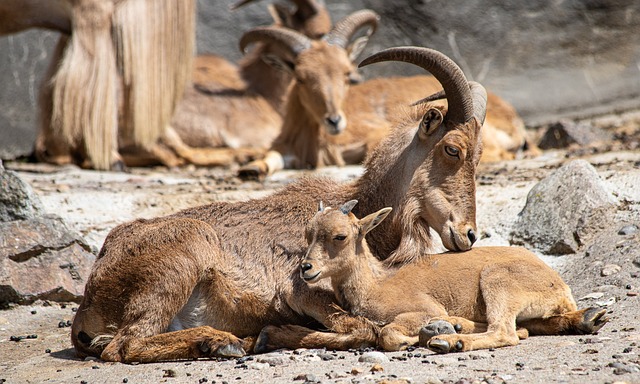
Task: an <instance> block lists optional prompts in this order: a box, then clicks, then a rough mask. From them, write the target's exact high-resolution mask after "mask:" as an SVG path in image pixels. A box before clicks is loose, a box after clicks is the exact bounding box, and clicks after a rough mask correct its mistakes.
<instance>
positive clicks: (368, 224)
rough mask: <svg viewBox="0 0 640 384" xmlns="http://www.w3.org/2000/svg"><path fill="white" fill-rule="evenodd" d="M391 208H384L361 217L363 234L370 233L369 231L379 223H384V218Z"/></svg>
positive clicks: (361, 231)
mask: <svg viewBox="0 0 640 384" xmlns="http://www.w3.org/2000/svg"><path fill="white" fill-rule="evenodd" d="M391 210H392V208H391V207H386V208H382V209H381V210H379V211H378V212H374V213H372V214H370V215H368V216H366V217H363V218H362V219H360V221H359V224H360V233H361V234H362V235H366V234H367V233H369V231H371V230H372V229H373V228H375V227H377V226H378V224H380V223H382V220H384V219H385V218H386V217H387V216H388V215H389V213H390V212H391Z"/></svg>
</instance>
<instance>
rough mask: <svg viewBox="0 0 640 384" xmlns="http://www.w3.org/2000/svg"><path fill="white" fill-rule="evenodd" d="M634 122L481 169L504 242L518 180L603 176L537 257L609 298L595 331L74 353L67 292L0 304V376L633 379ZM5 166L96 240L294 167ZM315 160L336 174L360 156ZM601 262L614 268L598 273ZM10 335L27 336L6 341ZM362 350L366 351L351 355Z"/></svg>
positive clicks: (489, 220)
mask: <svg viewBox="0 0 640 384" xmlns="http://www.w3.org/2000/svg"><path fill="white" fill-rule="evenodd" d="M603 124H604V123H603ZM623 125H624V124H623ZM612 129H613V128H612ZM627 131H628V132H627ZM639 131H640V128H638V125H637V124H636V125H631V126H630V125H629V124H626V125H625V126H623V127H622V128H621V127H620V124H617V125H616V133H619V132H623V134H619V135H618V136H615V137H616V138H617V139H616V140H615V141H614V142H611V143H601V144H599V145H594V146H591V147H588V148H573V149H569V150H562V151H549V152H545V153H544V154H542V155H541V156H539V157H536V158H534V159H521V160H513V161H508V162H502V163H495V164H490V165H482V166H481V168H480V169H479V175H478V212H477V216H478V226H479V227H480V230H481V233H482V239H481V240H480V242H479V244H478V245H494V244H498V245H508V244H509V238H510V232H511V231H512V229H513V223H514V222H515V220H516V218H517V215H518V213H519V212H520V210H521V209H522V208H523V207H524V205H525V202H526V196H527V193H528V191H529V190H530V189H531V187H532V186H533V185H535V184H536V183H537V182H538V181H539V180H541V179H542V178H544V177H545V176H547V175H548V174H549V173H551V172H553V170H555V169H557V168H558V167H559V166H561V165H562V164H564V163H566V162H567V161H570V160H572V159H576V158H583V159H586V160H587V161H589V162H590V163H591V164H592V165H593V166H594V167H595V168H596V169H597V171H598V173H599V175H600V176H601V177H602V178H603V179H604V180H606V181H607V182H608V183H609V185H610V186H611V189H612V191H613V192H614V195H615V196H616V198H617V199H618V200H619V206H618V213H617V215H616V218H615V221H614V222H612V223H610V225H607V226H605V227H604V228H601V229H600V230H599V232H598V234H597V236H595V237H594V239H593V240H592V241H591V242H590V243H588V244H585V245H584V246H583V247H582V248H581V250H580V251H579V252H578V253H577V254H574V255H570V256H563V257H555V256H541V257H542V258H543V259H544V260H545V261H546V262H548V263H549V264H550V265H552V266H553V267H554V268H556V269H557V270H559V271H560V273H561V274H562V276H563V277H564V279H565V280H566V281H567V283H568V284H569V285H570V286H571V288H572V290H573V293H574V296H575V297H576V299H577V300H578V304H579V306H580V307H587V306H603V307H606V308H607V310H608V316H609V317H610V322H609V323H608V324H607V325H605V327H604V328H603V329H602V330H601V331H600V332H599V333H598V334H597V335H588V336H548V337H532V338H529V339H526V340H523V341H522V342H521V343H520V344H519V345H518V346H515V347H508V348H499V349H496V350H483V351H475V352H469V353H458V354H448V355H436V354H433V353H432V352H430V351H429V350H426V349H422V348H416V349H414V350H412V351H404V352H396V353H384V355H383V360H382V361H378V362H376V361H374V360H375V358H376V356H375V355H374V356H369V354H368V353H366V352H363V351H350V352H333V351H322V350H298V351H276V352H272V353H268V354H264V355H256V356H250V357H247V358H243V359H233V360H220V361H215V360H202V361H188V362H172V363H162V364H147V365H145V364H140V365H126V364H114V363H104V362H101V361H99V360H95V359H88V360H79V359H77V358H75V356H74V353H73V349H72V348H71V343H70V340H69V327H68V325H69V324H70V321H71V319H72V318H73V314H74V310H75V308H76V307H77V304H73V303H68V304H66V305H62V304H60V303H37V304H36V305H32V306H21V307H20V306H19V307H15V308H13V309H9V310H4V311H0V383H1V382H3V380H4V381H5V382H8V383H27V382H30V383H41V382H52V383H58V382H60V383H79V382H87V383H120V382H129V383H157V382H167V383H174V382H175V383H178V382H190V383H196V382H197V383H203V382H207V383H213V382H215V383H225V382H226V383H239V382H243V383H244V382H247V383H256V382H267V383H289V382H294V381H295V382H305V381H306V382H325V383H347V382H348V383H370V382H376V383H378V382H385V383H405V382H407V383H425V382H427V383H438V382H461V383H466V382H469V383H471V382H488V383H502V382H508V383H542V382H547V383H551V382H556V383H560V382H562V383H565V382H566V383H586V382H589V383H613V382H626V383H640V357H639V355H638V354H639V352H640V297H638V293H640V231H638V230H636V231H635V232H634V231H633V230H630V231H626V232H625V231H624V230H623V229H624V228H627V229H629V228H632V225H633V224H635V225H638V226H640V150H639V149H638V148H639V146H638V137H640V134H638V132H639ZM624 132H627V133H624ZM4 165H5V167H6V168H8V169H14V170H17V171H18V173H19V174H20V176H21V177H23V178H24V179H25V180H26V181H28V182H29V183H30V184H31V185H32V186H33V187H34V189H35V190H36V192H37V193H38V195H39V196H40V197H41V199H42V201H43V204H44V206H45V209H46V211H47V212H48V213H54V214H57V215H60V216H61V217H62V218H64V219H65V220H66V222H67V223H68V224H69V226H70V227H72V228H74V229H75V230H77V231H78V232H80V233H81V234H82V235H83V236H85V238H86V239H87V241H88V242H89V243H90V244H91V245H92V246H93V247H95V248H96V250H97V249H98V248H99V247H100V246H101V244H102V242H103V240H104V237H105V236H106V235H107V233H108V232H109V231H110V230H111V229H112V228H113V227H114V226H115V225H117V224H119V223H122V222H125V221H128V220H131V219H133V218H136V217H147V218H148V217H154V216H158V215H163V214H168V213H172V212H175V211H177V210H179V209H182V208H186V207H191V206H195V205H200V204H206V203H209V202H212V201H217V200H229V201H234V200H242V199H248V198H257V197H262V196H265V195H267V194H269V193H271V192H272V191H274V190H275V189H277V188H279V187H281V186H282V185H284V184H286V183H288V182H291V181H292V180H294V179H295V178H297V177H299V176H300V175H302V174H304V173H305V172H282V173H280V174H277V175H275V176H274V177H272V178H270V179H269V180H267V181H266V182H264V183H258V182H241V181H240V180H238V179H236V178H235V177H234V176H233V175H234V172H235V170H234V169H198V168H195V167H186V168H181V169H176V170H170V169H166V168H162V167H160V168H146V169H132V170H131V171H130V172H129V173H109V172H94V171H85V170H80V169H78V168H75V167H55V166H50V165H42V164H23V163H5V164H4ZM321 172H323V173H328V174H331V175H333V176H335V177H337V178H340V179H344V180H348V179H352V178H354V177H357V176H358V175H359V174H360V173H361V172H362V169H361V168H360V167H346V168H342V169H338V168H327V169H324V170H322V171H321ZM621 230H623V231H621ZM625 233H626V234H625ZM611 265H615V266H618V267H610V266H611ZM607 268H609V269H611V268H613V270H614V273H611V274H609V275H607V276H604V274H605V273H603V272H604V271H605V270H607V273H608V271H609V270H608V269H607ZM11 336H31V338H24V339H22V340H20V341H12V340H11ZM363 353H364V355H363ZM363 356H368V357H369V358H371V359H374V360H371V361H360V360H361V359H363ZM365 360H369V359H365Z"/></svg>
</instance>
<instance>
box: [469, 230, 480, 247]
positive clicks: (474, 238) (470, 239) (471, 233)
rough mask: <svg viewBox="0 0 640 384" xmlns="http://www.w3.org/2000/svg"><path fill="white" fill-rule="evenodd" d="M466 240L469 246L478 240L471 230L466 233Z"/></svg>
mask: <svg viewBox="0 0 640 384" xmlns="http://www.w3.org/2000/svg"><path fill="white" fill-rule="evenodd" d="M467 238H468V239H469V241H470V242H471V244H473V243H475V242H476V240H478V238H477V237H476V233H475V232H474V231H473V229H470V230H469V232H467Z"/></svg>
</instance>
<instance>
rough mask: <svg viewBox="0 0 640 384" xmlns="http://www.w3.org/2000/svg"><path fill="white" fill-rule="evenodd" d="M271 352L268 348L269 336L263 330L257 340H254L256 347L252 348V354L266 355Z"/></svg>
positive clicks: (264, 329)
mask: <svg viewBox="0 0 640 384" xmlns="http://www.w3.org/2000/svg"><path fill="white" fill-rule="evenodd" d="M269 351H271V349H270V348H269V336H268V332H267V331H266V328H263V329H262V331H261V332H260V335H258V339H257V340H256V345H255V346H254V347H253V352H254V353H267V352H269Z"/></svg>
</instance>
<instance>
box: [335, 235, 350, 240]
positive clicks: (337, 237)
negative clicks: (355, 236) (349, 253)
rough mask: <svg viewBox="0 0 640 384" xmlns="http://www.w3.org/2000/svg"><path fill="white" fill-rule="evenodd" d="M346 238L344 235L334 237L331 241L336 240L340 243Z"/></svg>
mask: <svg viewBox="0 0 640 384" xmlns="http://www.w3.org/2000/svg"><path fill="white" fill-rule="evenodd" d="M346 238H347V236H345V235H336V237H334V238H333V239H334V240H338V241H342V240H344V239H346Z"/></svg>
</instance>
